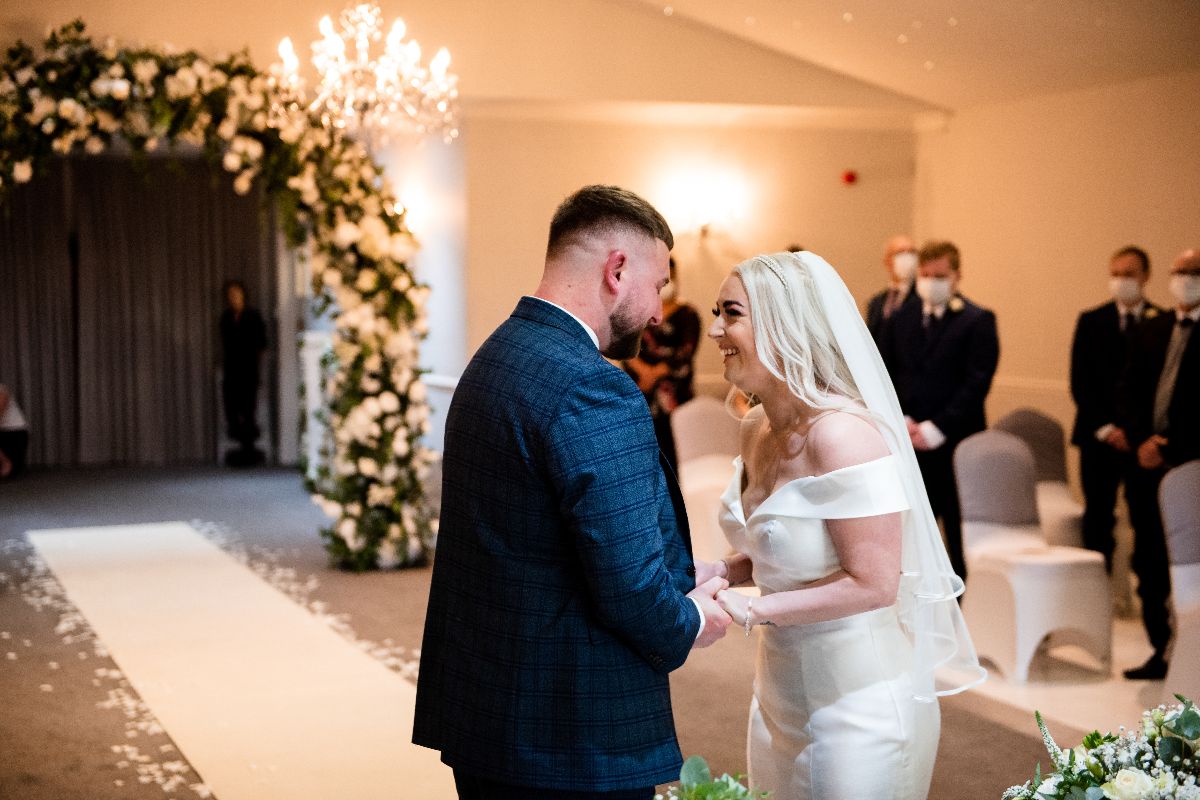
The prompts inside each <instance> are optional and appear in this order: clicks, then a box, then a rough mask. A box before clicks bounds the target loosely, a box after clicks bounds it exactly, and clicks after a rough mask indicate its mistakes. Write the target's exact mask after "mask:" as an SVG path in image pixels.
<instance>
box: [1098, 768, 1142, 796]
mask: <svg viewBox="0 0 1200 800" xmlns="http://www.w3.org/2000/svg"><path fill="white" fill-rule="evenodd" d="M1100 788H1101V789H1103V790H1104V796H1105V797H1107V798H1108V799H1109V800H1143V798H1148V797H1149V795H1150V794H1151V792H1153V791H1154V781H1153V780H1151V779H1150V776H1149V775H1147V774H1146V773H1144V772H1142V771H1141V770H1140V769H1131V768H1128V767H1126V768H1125V769H1123V770H1121V771H1120V772H1118V773H1117V774H1116V776H1115V777H1114V778H1113V779H1112V780H1111V781H1109V782H1108V783H1106V784H1104V785H1103V786H1101V787H1100Z"/></svg>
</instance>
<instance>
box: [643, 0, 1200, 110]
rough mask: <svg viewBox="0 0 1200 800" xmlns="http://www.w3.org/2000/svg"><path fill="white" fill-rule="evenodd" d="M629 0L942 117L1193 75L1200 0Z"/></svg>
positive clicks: (1199, 42)
mask: <svg viewBox="0 0 1200 800" xmlns="http://www.w3.org/2000/svg"><path fill="white" fill-rule="evenodd" d="M619 1H620V2H626V1H627V0H619ZM633 1H634V2H641V3H643V4H645V5H647V6H650V7H652V8H653V9H654V10H655V13H658V14H662V15H664V16H665V17H668V18H669V19H671V20H673V21H675V22H677V23H678V24H680V25H688V24H701V25H705V26H708V27H711V28H716V29H718V30H721V31H723V32H725V33H728V34H730V35H732V36H735V37H738V38H741V39H745V40H748V41H751V42H754V43H757V44H760V45H763V46H765V47H768V48H771V49H773V50H777V51H780V52H783V53H786V54H788V55H791V56H794V57H796V58H799V59H802V60H805V61H809V62H812V63H815V64H819V65H821V66H824V67H827V68H829V69H832V70H836V71H838V72H842V73H844V74H846V75H850V76H853V77H855V78H858V79H860V80H864V81H868V82H870V83H874V84H877V85H879V86H882V87H886V88H888V89H891V90H893V91H896V92H899V93H901V94H905V95H908V96H910V97H913V98H916V99H919V100H923V101H925V102H927V103H930V104H933V105H935V106H940V107H942V108H947V109H957V108H964V107H967V106H973V105H980V104H987V103H996V102H1004V101H1010V100H1016V99H1019V98H1021V97H1024V96H1028V95H1037V94H1048V93H1054V92H1061V91H1068V90H1072V89H1081V88H1086V87H1091V86H1103V85H1108V84H1113V83H1120V82H1124V81H1130V80H1136V79H1139V78H1145V77H1149V76H1152V75H1160V74H1165V73H1171V72H1182V71H1186V70H1195V69H1200V0H633Z"/></svg>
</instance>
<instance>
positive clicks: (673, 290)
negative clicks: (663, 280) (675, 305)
mask: <svg viewBox="0 0 1200 800" xmlns="http://www.w3.org/2000/svg"><path fill="white" fill-rule="evenodd" d="M658 296H659V297H660V298H661V299H662V301H663V302H664V303H669V302H671V301H672V300H674V299H675V298H676V297H678V296H679V289H678V288H677V287H676V286H675V284H673V283H668V284H667V285H666V286H664V287H662V288H661V289H659V290H658Z"/></svg>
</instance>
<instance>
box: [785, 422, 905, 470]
mask: <svg viewBox="0 0 1200 800" xmlns="http://www.w3.org/2000/svg"><path fill="white" fill-rule="evenodd" d="M805 450H807V451H808V458H809V461H810V462H811V463H812V464H813V466H814V467H815V468H816V469H815V471H816V473H817V474H820V473H823V472H832V471H833V470H835V469H842V468H843V467H851V466H854V465H855V464H864V463H866V462H868V461H874V460H876V459H879V458H883V457H884V456H886V455H888V453H889V451H888V447H887V442H886V441H884V438H883V434H881V433H880V432H879V429H878V428H876V427H875V424H874V423H873V422H872V421H871V420H870V419H869V418H868V417H866V416H864V415H862V414H856V413H853V412H850V411H833V412H830V413H828V414H825V415H824V416H822V417H820V418H819V419H817V420H816V422H814V423H813V426H812V428H811V429H810V431H809V434H808V442H807V444H806V445H805Z"/></svg>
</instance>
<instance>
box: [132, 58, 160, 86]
mask: <svg viewBox="0 0 1200 800" xmlns="http://www.w3.org/2000/svg"><path fill="white" fill-rule="evenodd" d="M157 75H158V64H157V63H155V62H154V61H151V60H150V59H148V58H143V59H142V60H141V61H138V62H137V63H136V64H134V65H133V77H134V78H136V79H137V82H138V83H150V81H152V80H154V78H155V76H157Z"/></svg>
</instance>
